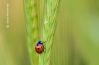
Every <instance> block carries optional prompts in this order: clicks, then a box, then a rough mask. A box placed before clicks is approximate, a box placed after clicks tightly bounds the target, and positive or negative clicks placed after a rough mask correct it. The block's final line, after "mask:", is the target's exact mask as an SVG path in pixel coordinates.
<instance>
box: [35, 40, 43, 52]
mask: <svg viewBox="0 0 99 65" xmlns="http://www.w3.org/2000/svg"><path fill="white" fill-rule="evenodd" d="M35 51H36V52H37V53H38V54H41V53H43V52H44V45H43V42H42V41H38V43H37V44H36V46H35Z"/></svg>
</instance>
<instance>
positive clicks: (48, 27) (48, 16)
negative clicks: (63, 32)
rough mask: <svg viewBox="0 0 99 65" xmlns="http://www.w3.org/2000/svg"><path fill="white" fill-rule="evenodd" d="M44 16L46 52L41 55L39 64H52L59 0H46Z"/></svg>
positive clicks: (43, 34) (43, 28) (43, 27)
mask: <svg viewBox="0 0 99 65" xmlns="http://www.w3.org/2000/svg"><path fill="white" fill-rule="evenodd" d="M44 4H45V9H44V18H43V21H44V22H43V24H42V37H41V39H42V40H43V41H44V42H45V47H46V48H45V52H44V53H43V54H42V55H40V56H39V65H49V64H50V54H51V46H52V42H53V36H54V32H55V28H56V21H55V19H56V15H57V8H58V4H59V0H45V3H44Z"/></svg>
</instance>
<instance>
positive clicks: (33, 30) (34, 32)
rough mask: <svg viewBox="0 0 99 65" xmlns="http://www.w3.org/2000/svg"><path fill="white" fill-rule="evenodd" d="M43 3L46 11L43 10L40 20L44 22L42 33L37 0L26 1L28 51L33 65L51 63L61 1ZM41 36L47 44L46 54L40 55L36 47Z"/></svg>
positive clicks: (45, 0) (44, 0)
mask: <svg viewBox="0 0 99 65" xmlns="http://www.w3.org/2000/svg"><path fill="white" fill-rule="evenodd" d="M42 3H43V5H44V10H42V11H44V12H43V14H44V15H41V16H42V17H39V18H42V19H40V20H43V21H44V22H43V24H42V26H41V27H42V28H40V29H41V32H40V31H39V27H38V25H39V23H40V22H41V21H40V20H39V21H40V22H38V15H37V8H36V4H37V3H36V1H35V0H25V13H26V19H27V32H28V49H29V56H30V60H31V65H49V62H50V53H51V46H52V41H53V36H54V32H55V28H56V21H55V18H56V14H57V8H58V4H59V0H43V1H42ZM39 12H40V11H39ZM40 14H41V13H40ZM41 23H42V22H41ZM39 32H40V33H39ZM39 34H41V40H43V41H44V42H45V47H46V49H45V51H44V53H42V54H40V55H39V54H37V53H36V52H35V45H36V43H37V41H38V40H39ZM38 55H39V56H38ZM38 57H39V58H38Z"/></svg>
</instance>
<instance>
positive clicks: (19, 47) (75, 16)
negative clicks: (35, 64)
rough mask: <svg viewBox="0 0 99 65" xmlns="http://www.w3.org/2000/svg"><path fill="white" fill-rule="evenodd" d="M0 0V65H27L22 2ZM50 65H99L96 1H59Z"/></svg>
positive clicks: (98, 3) (97, 8) (98, 15)
mask: <svg viewBox="0 0 99 65" xmlns="http://www.w3.org/2000/svg"><path fill="white" fill-rule="evenodd" d="M9 3H10V6H9V19H10V21H9V23H10V28H9V29H7V28H6V0H0V65H30V60H29V57H28V51H27V41H26V40H27V33H26V26H25V24H26V19H25V14H24V4H23V0H9ZM56 21H57V27H56V31H55V36H54V41H53V45H52V51H51V62H50V65H99V62H98V61H99V1H98V0H61V1H60V5H59V11H58V15H57V20H56Z"/></svg>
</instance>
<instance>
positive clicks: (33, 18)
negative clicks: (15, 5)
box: [24, 0, 39, 65]
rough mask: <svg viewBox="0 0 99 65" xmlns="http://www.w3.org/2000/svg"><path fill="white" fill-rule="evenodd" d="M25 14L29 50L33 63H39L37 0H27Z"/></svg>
mask: <svg viewBox="0 0 99 65" xmlns="http://www.w3.org/2000/svg"><path fill="white" fill-rule="evenodd" d="M24 5H25V14H26V19H27V24H26V25H27V33H28V51H29V58H30V61H31V65H38V54H37V53H36V52H35V45H36V43H37V41H38V40H39V28H38V25H39V24H38V15H37V11H36V1H35V0H25V2H24Z"/></svg>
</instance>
